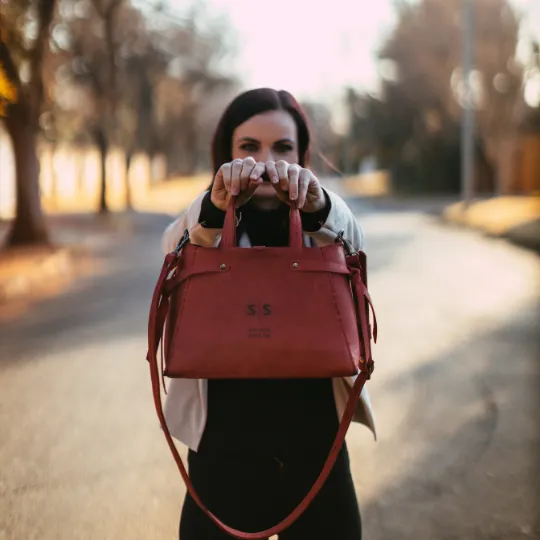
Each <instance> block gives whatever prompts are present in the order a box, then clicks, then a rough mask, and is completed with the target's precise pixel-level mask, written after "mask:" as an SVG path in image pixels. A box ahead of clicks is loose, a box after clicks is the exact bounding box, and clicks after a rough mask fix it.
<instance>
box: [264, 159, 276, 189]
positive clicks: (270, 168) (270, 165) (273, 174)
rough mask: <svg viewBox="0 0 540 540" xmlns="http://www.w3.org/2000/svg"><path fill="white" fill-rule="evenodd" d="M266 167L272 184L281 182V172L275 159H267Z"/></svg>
mask: <svg viewBox="0 0 540 540" xmlns="http://www.w3.org/2000/svg"><path fill="white" fill-rule="evenodd" d="M264 166H265V169H266V172H267V174H268V177H269V178H270V182H271V183H272V184H277V183H278V182H279V174H278V172H277V169H276V164H275V163H274V162H273V161H267V162H266V163H265V164H264Z"/></svg>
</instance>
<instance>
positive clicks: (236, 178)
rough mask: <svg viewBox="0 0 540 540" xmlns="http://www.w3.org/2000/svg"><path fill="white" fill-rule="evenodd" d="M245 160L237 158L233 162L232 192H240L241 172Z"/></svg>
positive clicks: (236, 193)
mask: <svg viewBox="0 0 540 540" xmlns="http://www.w3.org/2000/svg"><path fill="white" fill-rule="evenodd" d="M243 164H244V162H243V161H242V160H241V159H235V160H233V162H232V170H231V194H232V195H235V196H236V195H238V194H239V193H240V173H241V172H242V166H243Z"/></svg>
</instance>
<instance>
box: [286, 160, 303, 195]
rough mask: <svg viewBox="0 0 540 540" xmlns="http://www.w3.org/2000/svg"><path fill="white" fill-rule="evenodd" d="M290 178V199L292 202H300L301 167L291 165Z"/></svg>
mask: <svg viewBox="0 0 540 540" xmlns="http://www.w3.org/2000/svg"><path fill="white" fill-rule="evenodd" d="M287 172H288V176H289V198H290V199H291V201H296V200H298V178H299V177H300V166H299V165H291V166H290V167H289V169H288V171H287Z"/></svg>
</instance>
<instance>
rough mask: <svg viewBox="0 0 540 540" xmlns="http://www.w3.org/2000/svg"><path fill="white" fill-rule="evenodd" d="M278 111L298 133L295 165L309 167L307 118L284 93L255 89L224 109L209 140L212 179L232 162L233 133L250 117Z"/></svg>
mask: <svg viewBox="0 0 540 540" xmlns="http://www.w3.org/2000/svg"><path fill="white" fill-rule="evenodd" d="M278 110H282V111H287V112H288V113H289V114H290V115H291V116H292V117H293V120H294V122H295V124H296V129H297V132H298V135H297V136H298V164H299V165H300V166H301V167H305V166H306V165H307V164H308V163H309V145H310V140H311V136H310V131H309V127H308V121H307V118H306V115H305V113H304V111H303V110H302V107H301V106H300V104H299V103H298V102H297V101H296V99H295V98H294V97H293V96H292V95H291V94H290V93H289V92H287V91H285V90H274V89H272V88H256V89H255V90H248V91H247V92H244V93H242V94H240V95H239V96H237V97H236V98H235V99H234V100H233V101H232V102H231V103H230V104H229V106H228V107H227V109H225V112H224V113H223V116H222V117H221V119H220V121H219V123H218V125H217V128H216V131H215V133H214V138H213V140H212V168H213V170H214V176H215V175H216V173H217V172H218V170H219V168H220V167H221V166H222V165H223V164H224V163H228V162H229V161H232V140H233V133H234V130H235V129H236V128H237V127H238V126H239V125H241V124H243V123H244V122H246V121H247V120H249V119H250V118H251V117H252V116H256V115H258V114H262V113H265V112H267V111H278Z"/></svg>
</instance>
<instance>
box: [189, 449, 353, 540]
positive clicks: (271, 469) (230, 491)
mask: <svg viewBox="0 0 540 540" xmlns="http://www.w3.org/2000/svg"><path fill="white" fill-rule="evenodd" d="M321 459H322V458H321ZM321 459H313V458H312V457H311V456H308V455H306V456H301V457H300V456H298V457H294V458H283V457H282V458H279V457H264V456H256V455H253V454H251V455H240V454H237V455H234V457H231V455H228V456H220V457H216V456H209V455H205V454H202V455H199V454H196V453H194V452H190V453H189V456H188V463H189V470H190V476H191V479H192V482H193V485H194V487H195V489H196V490H197V492H198V493H199V495H200V497H201V499H202V500H203V502H204V503H205V504H206V505H207V506H208V508H209V509H210V511H212V512H213V513H214V514H215V515H216V516H217V517H218V518H220V519H221V520H222V521H224V522H225V523H226V524H227V525H230V526H231V527H234V528H237V529H241V530H243V531H245V532H258V531H261V530H264V529H267V528H269V527H272V526H274V525H276V524H277V523H278V522H280V521H281V520H282V519H283V518H284V517H286V515H288V514H289V513H290V511H291V510H292V509H293V508H295V507H296V506H297V505H298V503H299V502H300V501H301V500H302V499H303V498H304V496H305V495H306V494H307V492H308V490H309V488H310V487H311V485H312V484H313V482H314V481H315V479H316V478H317V476H318V474H319V472H320V469H321V466H322V461H321ZM323 461H324V460H323ZM361 537H362V527H361V520H360V512H359V510H358V503H357V500H356V493H355V490H354V484H353V480H352V477H351V472H350V466H349V457H348V453H347V449H346V447H344V448H343V450H342V451H341V453H340V455H339V457H338V459H337V461H336V464H335V466H334V468H333V470H332V472H331V473H330V476H329V477H328V479H327V481H326V483H325V484H324V486H323V487H322V489H321V491H320V492H319V493H318V495H317V497H315V499H314V500H313V502H312V503H311V505H310V506H309V507H308V508H307V510H306V511H305V512H304V513H303V514H302V515H301V516H300V518H299V519H298V520H297V521H296V522H295V523H293V524H292V525H291V526H290V527H289V528H288V529H287V530H285V531H284V532H282V533H281V534H280V535H279V538H280V540H360V539H361ZM228 539H230V536H229V535H227V534H226V533H224V532H222V531H221V530H220V529H219V528H218V527H217V526H216V525H214V523H213V522H212V521H211V520H210V519H209V518H207V517H206V515H205V514H204V513H203V512H202V510H201V509H200V508H199V507H198V506H197V504H196V503H195V502H194V501H193V499H192V498H191V497H190V496H189V494H187V495H186V499H185V501H184V506H183V508H182V517H181V519H180V540H228Z"/></svg>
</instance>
